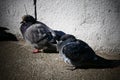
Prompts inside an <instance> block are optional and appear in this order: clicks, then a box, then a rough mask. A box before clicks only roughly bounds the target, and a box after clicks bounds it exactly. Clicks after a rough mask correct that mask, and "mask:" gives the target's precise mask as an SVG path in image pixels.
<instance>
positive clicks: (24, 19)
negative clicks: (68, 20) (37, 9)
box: [21, 15, 36, 23]
mask: <svg viewBox="0 0 120 80" xmlns="http://www.w3.org/2000/svg"><path fill="white" fill-rule="evenodd" d="M28 22H30V23H35V22H36V20H35V18H34V17H33V16H31V15H24V16H23V17H22V22H21V23H28Z"/></svg>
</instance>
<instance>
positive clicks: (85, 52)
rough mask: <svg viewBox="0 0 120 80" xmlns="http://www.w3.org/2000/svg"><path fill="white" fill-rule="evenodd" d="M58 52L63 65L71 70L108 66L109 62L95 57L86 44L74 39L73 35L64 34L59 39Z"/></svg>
mask: <svg viewBox="0 0 120 80" xmlns="http://www.w3.org/2000/svg"><path fill="white" fill-rule="evenodd" d="M58 51H59V54H60V57H61V58H62V59H63V60H64V62H65V63H68V64H70V65H72V66H74V68H73V69H72V70H75V69H77V68H81V67H84V68H87V67H89V66H91V65H92V66H94V65H96V63H97V66H98V64H99V66H102V64H105V65H106V66H109V62H110V60H106V59H104V58H102V57H100V56H98V55H96V54H95V52H94V51H93V50H92V48H91V47H90V46H89V45H88V44H87V43H85V42H83V41H82V40H78V39H76V38H75V37H74V36H73V35H69V34H66V35H63V36H62V37H61V39H60V41H59V42H58Z"/></svg>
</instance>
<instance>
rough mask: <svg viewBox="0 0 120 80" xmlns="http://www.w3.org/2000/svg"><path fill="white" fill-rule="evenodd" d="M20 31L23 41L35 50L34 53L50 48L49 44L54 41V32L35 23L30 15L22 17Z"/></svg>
mask: <svg viewBox="0 0 120 80" xmlns="http://www.w3.org/2000/svg"><path fill="white" fill-rule="evenodd" d="M20 31H21V33H22V35H23V37H24V39H25V40H26V41H27V42H29V43H31V44H32V45H33V47H34V48H35V50H34V51H33V52H34V53H38V52H39V50H44V49H46V48H48V47H49V46H52V43H51V42H52V41H54V37H55V32H54V31H53V30H52V29H51V28H49V27H48V26H47V25H45V24H44V23H42V22H38V21H36V20H35V18H33V17H32V16H31V15H25V16H23V17H22V22H21V27H20Z"/></svg>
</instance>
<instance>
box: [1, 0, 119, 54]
mask: <svg viewBox="0 0 120 80" xmlns="http://www.w3.org/2000/svg"><path fill="white" fill-rule="evenodd" d="M24 6H26V9H27V12H28V14H31V15H34V7H33V0H0V19H1V20H0V25H1V26H2V27H8V28H10V29H11V30H10V31H11V32H12V33H14V34H16V35H20V31H19V26H20V24H19V23H20V21H21V16H23V15H24V14H26V13H25V7H24ZM37 13H38V20H39V21H41V22H44V23H45V24H46V25H48V26H49V27H51V28H53V29H57V30H62V31H64V32H66V33H70V34H73V35H75V36H76V37H77V38H79V39H82V40H84V41H85V42H87V43H88V44H89V45H90V46H92V48H93V49H94V50H96V51H100V52H105V53H110V54H111V53H116V54H117V53H120V36H119V33H120V28H119V27H120V26H119V25H120V0H38V1H37Z"/></svg>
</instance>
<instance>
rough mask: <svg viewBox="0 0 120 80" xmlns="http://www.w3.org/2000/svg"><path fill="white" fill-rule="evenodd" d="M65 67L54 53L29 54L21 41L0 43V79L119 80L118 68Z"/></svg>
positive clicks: (29, 51)
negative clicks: (75, 68) (73, 68)
mask: <svg viewBox="0 0 120 80" xmlns="http://www.w3.org/2000/svg"><path fill="white" fill-rule="evenodd" d="M118 56H119V57H118ZM113 57H114V56H113ZM114 58H116V57H114ZM117 58H120V55H117ZM66 66H67V65H66V64H65V63H64V62H63V61H61V60H60V58H59V55H58V53H38V54H32V53H31V48H30V47H28V46H27V45H26V44H24V42H0V80H120V67H115V68H107V69H77V70H74V71H70V70H67V69H66V68H67V67H66Z"/></svg>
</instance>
